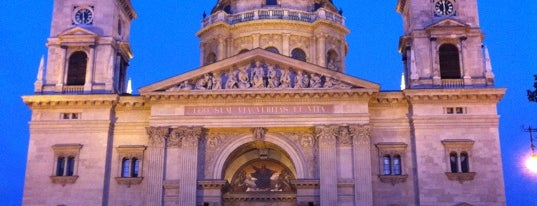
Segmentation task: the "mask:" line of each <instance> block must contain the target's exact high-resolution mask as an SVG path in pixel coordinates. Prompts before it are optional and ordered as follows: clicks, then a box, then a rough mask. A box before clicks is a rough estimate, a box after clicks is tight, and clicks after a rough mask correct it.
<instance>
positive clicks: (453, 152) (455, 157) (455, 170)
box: [442, 139, 475, 182]
mask: <svg viewBox="0 0 537 206" xmlns="http://www.w3.org/2000/svg"><path fill="white" fill-rule="evenodd" d="M442 144H443V145H444V148H445V151H446V155H447V159H448V167H449V168H448V170H447V171H448V172H446V176H447V177H448V179H449V180H456V181H460V182H463V181H470V180H473V179H474V176H475V172H471V170H470V169H471V168H470V159H471V150H472V147H473V145H474V141H473V140H465V139H463V140H443V141H442Z"/></svg>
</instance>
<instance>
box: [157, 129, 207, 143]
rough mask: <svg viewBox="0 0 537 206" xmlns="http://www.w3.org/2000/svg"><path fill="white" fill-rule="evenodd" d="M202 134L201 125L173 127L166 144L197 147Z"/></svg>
mask: <svg viewBox="0 0 537 206" xmlns="http://www.w3.org/2000/svg"><path fill="white" fill-rule="evenodd" d="M201 135H202V128H201V127H179V128H173V129H171V132H170V137H169V139H168V142H167V144H166V146H167V147H177V148H181V147H195V146H197V144H198V141H199V139H200V137H201Z"/></svg>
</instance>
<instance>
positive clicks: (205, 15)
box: [201, 11, 207, 19]
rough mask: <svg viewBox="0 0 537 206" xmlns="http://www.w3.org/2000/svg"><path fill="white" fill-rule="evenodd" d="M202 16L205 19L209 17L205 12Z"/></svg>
mask: <svg viewBox="0 0 537 206" xmlns="http://www.w3.org/2000/svg"><path fill="white" fill-rule="evenodd" d="M201 16H203V18H204V19H205V17H207V14H206V13H205V11H203V14H202V15H201Z"/></svg>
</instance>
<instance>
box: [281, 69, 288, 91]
mask: <svg viewBox="0 0 537 206" xmlns="http://www.w3.org/2000/svg"><path fill="white" fill-rule="evenodd" d="M290 87H291V74H290V72H289V70H288V69H284V70H282V76H281V78H280V88H283V89H285V88H290Z"/></svg>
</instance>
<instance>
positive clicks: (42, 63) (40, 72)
mask: <svg viewBox="0 0 537 206" xmlns="http://www.w3.org/2000/svg"><path fill="white" fill-rule="evenodd" d="M44 71H45V55H42V56H41V61H40V62H39V68H38V69H37V81H38V82H39V81H43V73H44Z"/></svg>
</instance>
